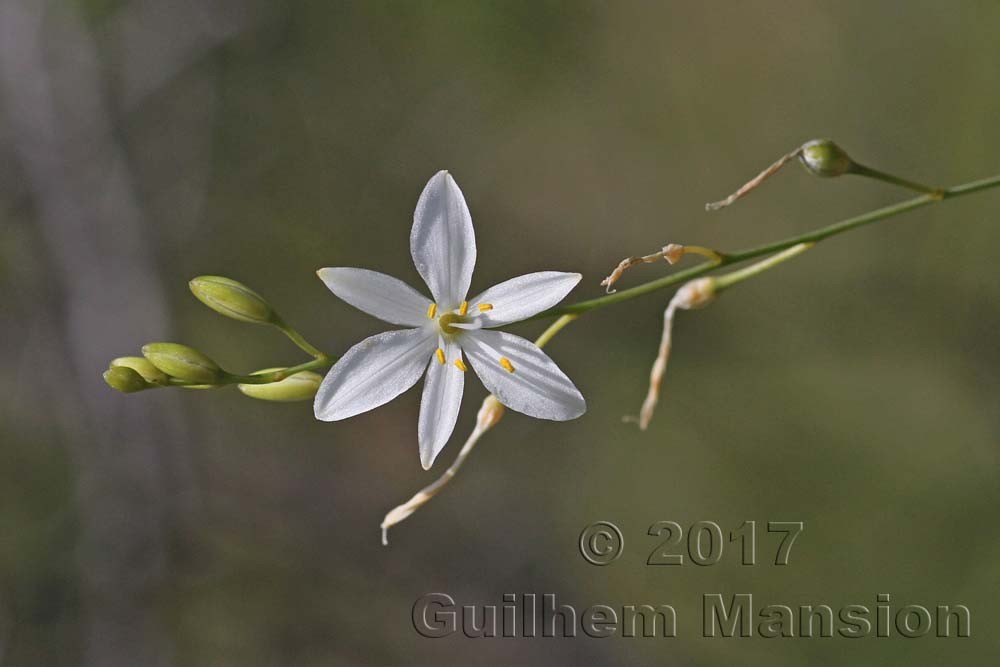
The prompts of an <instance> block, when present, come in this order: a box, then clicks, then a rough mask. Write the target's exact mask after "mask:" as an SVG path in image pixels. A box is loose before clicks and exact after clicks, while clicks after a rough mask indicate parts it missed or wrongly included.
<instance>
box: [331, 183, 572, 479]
mask: <svg viewBox="0 0 1000 667" xmlns="http://www.w3.org/2000/svg"><path fill="white" fill-rule="evenodd" d="M410 252H411V254H412V255H413V262H414V264H415V265H416V267H417V271H418V272H419V273H420V276H421V277H422V278H423V279H424V282H425V283H427V287H428V288H429V289H430V292H431V294H432V295H433V300H432V299H428V298H427V297H425V296H423V295H422V294H420V293H419V292H417V291H416V290H414V289H413V288H411V287H410V286H408V285H406V284H405V283H403V282H402V281H400V280H397V279H396V278H393V277H391V276H387V275H385V274H384V273H378V272H376V271H369V270H366V269H355V268H330V269H320V270H319V271H318V274H319V277H320V278H321V279H322V280H323V282H324V283H326V285H327V287H329V288H330V290H331V291H332V292H333V293H334V294H336V295H337V296H338V297H340V298H341V299H343V300H344V301H346V302H347V303H349V304H350V305H352V306H354V307H355V308H358V309H359V310H362V311H364V312H366V313H368V314H369V315H374V316H375V317H377V318H379V319H381V320H384V321H386V322H389V323H390V324H397V325H401V326H406V327H412V328H409V329H402V330H396V331H387V332H385V333H381V334H378V335H375V336H371V337H370V338H366V339H365V340H363V341H361V342H360V343H358V344H357V345H355V346H354V347H352V348H351V349H350V350H348V351H347V353H346V354H344V356H343V357H341V359H340V360H339V361H338V362H337V363H336V364H335V365H334V367H333V368H332V369H330V372H329V373H328V374H327V376H326V379H324V380H323V384H322V386H321V387H320V389H319V392H318V393H317V394H316V402H315V413H316V418H317V419H321V420H323V421H337V420H340V419H346V418H347V417H352V416H354V415H357V414H360V413H362V412H366V411H368V410H371V409H373V408H377V407H378V406H380V405H382V404H384V403H387V402H389V401H391V400H392V399H394V398H396V397H397V396H399V395H400V394H401V393H403V392H404V391H406V390H407V389H409V388H410V387H412V386H413V385H414V384H416V382H417V380H419V379H420V375H421V374H423V373H424V372H425V370H426V376H427V377H426V380H425V382H424V391H423V397H422V398H421V401H420V420H419V424H418V429H417V434H418V441H419V445H420V463H421V464H422V465H423V467H424V468H425V469H427V468H430V467H431V464H432V463H433V462H434V459H435V458H436V457H437V455H438V453H439V452H440V451H441V449H442V448H443V447H444V446H445V444H446V443H447V442H448V438H449V437H450V436H451V432H452V430H454V428H455V421H456V420H457V419H458V411H459V406H460V404H461V402H462V392H463V389H464V386H465V373H466V370H467V366H466V363H465V359H466V358H467V359H468V360H469V362H470V364H471V366H472V369H473V370H474V371H475V372H476V374H477V375H478V376H479V379H480V380H482V382H483V384H484V385H485V386H486V388H487V389H488V390H489V391H490V392H491V393H492V394H493V395H494V396H496V397H497V399H498V400H499V401H500V402H501V403H503V404H504V405H506V406H507V407H508V408H510V409H512V410H516V411H517V412H522V413H524V414H526V415H529V416H531V417H538V418H540V419H552V420H556V421H565V420H568V419H575V418H576V417H579V416H580V415H582V414H583V413H584V412H585V411H586V409H587V405H586V403H585V401H584V399H583V396H582V395H580V392H579V390H577V388H576V386H574V384H573V382H572V381H571V380H570V379H569V378H568V377H566V375H565V374H564V373H563V372H562V371H561V370H559V367H558V366H556V364H555V362H553V361H552V360H551V359H550V358H549V357H548V355H546V354H545V353H544V352H542V351H541V350H540V349H539V348H538V347H537V346H536V345H534V344H533V343H531V342H529V341H527V340H525V339H523V338H521V337H519V336H515V335H513V334H510V333H506V332H504V331H489V329H491V328H493V327H497V326H501V325H504V324H510V323H511V322H517V321H519V320H523V319H526V318H528V317H531V316H532V315H534V314H536V313H540V312H542V311H543V310H546V309H547V308H550V307H552V306H554V305H555V304H557V303H559V301H561V300H562V299H563V297H565V296H566V295H567V294H568V293H569V292H570V290H572V289H573V287H575V286H576V284H577V283H578V282H579V281H580V274H578V273H561V272H558V271H542V272H539V273H529V274H527V275H523V276H520V277H517V278H512V279H511V280H508V281H506V282H502V283H500V284H499V285H496V286H495V287H491V288H490V289H488V290H486V291H485V292H483V293H482V294H480V295H479V296H477V297H475V298H472V299H467V295H468V292H469V284H470V282H471V281H472V270H473V268H474V267H475V264H476V237H475V232H474V231H473V228H472V216H471V215H469V209H468V206H466V203H465V197H464V196H463V195H462V191H461V190H459V188H458V184H457V183H455V180H454V179H453V178H452V177H451V174H449V173H448V172H446V171H441V172H438V173H437V174H435V176H434V177H433V178H431V180H430V181H429V182H428V183H427V186H426V187H425V188H424V191H423V193H422V194H421V195H420V200H419V201H418V202H417V209H416V211H415V212H414V214H413V228H412V230H411V231H410Z"/></svg>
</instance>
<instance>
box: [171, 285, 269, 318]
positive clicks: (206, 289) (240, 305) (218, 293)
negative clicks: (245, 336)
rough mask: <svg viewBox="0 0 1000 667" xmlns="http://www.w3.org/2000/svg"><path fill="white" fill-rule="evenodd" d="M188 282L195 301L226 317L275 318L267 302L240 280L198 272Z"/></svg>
mask: <svg viewBox="0 0 1000 667" xmlns="http://www.w3.org/2000/svg"><path fill="white" fill-rule="evenodd" d="M188 285H189V286H190V287H191V292H192V293H193V294H194V295H195V296H196V297H197V298H198V300H199V301H201V302H202V303H203V304H205V305H206V306H208V307H209V308H211V309H212V310H214V311H215V312H217V313H220V314H222V315H225V316H226V317H231V318H233V319H234V320H240V321H242V322H252V323H254V324H273V323H274V322H275V321H276V320H277V316H276V315H275V313H274V309H273V308H271V305H270V304H269V303H268V302H267V301H265V300H264V298H263V297H262V296H261V295H259V294H257V293H256V292H254V291H253V290H252V289H250V288H249V287H247V286H246V285H244V284H243V283H241V282H237V281H235V280H232V279H230V278H223V277H222V276H198V277H197V278H195V279H194V280H192V281H191V282H190V283H188Z"/></svg>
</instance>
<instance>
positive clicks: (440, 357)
mask: <svg viewBox="0 0 1000 667" xmlns="http://www.w3.org/2000/svg"><path fill="white" fill-rule="evenodd" d="M434 356H435V357H437V360H438V363H439V364H441V365H442V366H443V365H444V350H442V349H441V348H440V347H439V348H438V349H437V352H435V353H434Z"/></svg>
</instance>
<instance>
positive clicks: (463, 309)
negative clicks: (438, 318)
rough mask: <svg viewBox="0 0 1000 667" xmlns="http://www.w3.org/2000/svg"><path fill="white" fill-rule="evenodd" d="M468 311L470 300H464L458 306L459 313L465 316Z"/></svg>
mask: <svg viewBox="0 0 1000 667" xmlns="http://www.w3.org/2000/svg"><path fill="white" fill-rule="evenodd" d="M467 312H469V302H468V301H463V302H462V305H461V306H459V307H458V314H459V315H462V316H464V315H465V314H466V313H467Z"/></svg>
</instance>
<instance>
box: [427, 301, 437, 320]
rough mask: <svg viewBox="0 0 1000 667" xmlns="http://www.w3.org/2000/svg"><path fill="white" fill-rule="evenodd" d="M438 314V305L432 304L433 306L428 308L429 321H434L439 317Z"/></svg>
mask: <svg viewBox="0 0 1000 667" xmlns="http://www.w3.org/2000/svg"><path fill="white" fill-rule="evenodd" d="M437 312H438V305H437V304H436V303H432V304H431V305H429V306H427V319H429V320H433V319H434V316H435V315H437Z"/></svg>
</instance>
